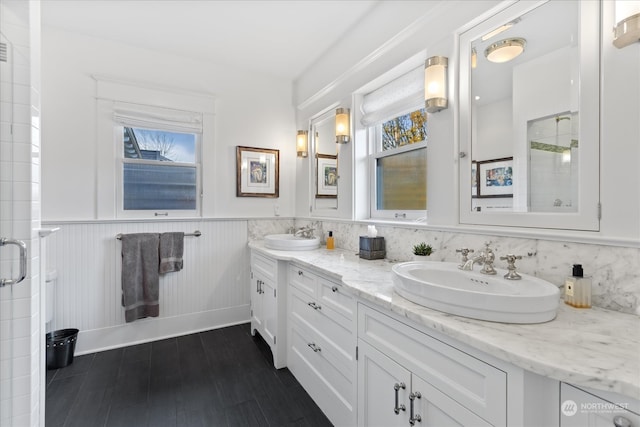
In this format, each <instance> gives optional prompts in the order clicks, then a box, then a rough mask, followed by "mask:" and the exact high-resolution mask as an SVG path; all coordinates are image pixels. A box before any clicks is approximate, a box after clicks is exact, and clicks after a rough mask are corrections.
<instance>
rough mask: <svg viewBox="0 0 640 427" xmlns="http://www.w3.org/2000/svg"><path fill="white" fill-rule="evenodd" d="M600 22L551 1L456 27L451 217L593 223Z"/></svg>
mask: <svg viewBox="0 0 640 427" xmlns="http://www.w3.org/2000/svg"><path fill="white" fill-rule="evenodd" d="M600 28H601V25H600V16H599V5H598V2H577V1H555V0H554V1H540V2H518V3H515V4H513V5H511V6H509V7H507V8H505V9H503V10H502V11H500V12H499V13H497V14H495V15H494V16H491V17H489V18H488V19H486V20H484V21H483V22H482V23H480V24H478V25H477V26H475V27H473V28H471V29H470V30H468V31H466V32H464V33H463V34H461V35H460V69H459V72H460V91H459V94H460V162H459V167H460V222H461V223H465V224H479V225H503V226H521V227H542V228H556V229H574V230H594V231H595V230H598V229H599V175H598V170H599V167H598V165H599V157H598V156H599V69H600V63H599V39H600V30H599V29H600ZM469 183H471V185H469Z"/></svg>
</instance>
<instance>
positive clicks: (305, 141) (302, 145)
mask: <svg viewBox="0 0 640 427" xmlns="http://www.w3.org/2000/svg"><path fill="white" fill-rule="evenodd" d="M296 150H297V151H298V157H307V156H308V155H309V131H307V130H299V131H298V137H297V139H296Z"/></svg>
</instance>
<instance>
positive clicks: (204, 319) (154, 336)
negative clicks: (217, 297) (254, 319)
mask: <svg viewBox="0 0 640 427" xmlns="http://www.w3.org/2000/svg"><path fill="white" fill-rule="evenodd" d="M250 321H251V317H250V309H249V305H248V304H246V305H240V306H236V307H229V308H223V309H219V310H211V311H202V312H199V313H190V314H185V315H182V316H174V317H150V318H146V319H140V320H136V321H134V322H131V323H126V324H124V325H119V326H113V327H109V328H102V329H92V330H88V331H80V332H79V333H78V341H77V342H76V350H75V352H74V354H75V355H78V356H80V355H83V354H87V353H95V352H97V351H104V350H110V349H113V348H119V347H125V346H129V345H134V344H142V343H145V342H151V341H157V340H160V339H165V338H171V337H175V336H180V335H187V334H192V333H196V332H202V331H207V330H210V329H218V328H222V327H225V326H232V325H237V324H241V323H248V322H250Z"/></svg>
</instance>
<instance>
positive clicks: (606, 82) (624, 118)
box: [294, 0, 640, 247]
mask: <svg viewBox="0 0 640 427" xmlns="http://www.w3.org/2000/svg"><path fill="white" fill-rule="evenodd" d="M390 3H392V2H390ZM390 3H389V4H381V5H380V6H379V7H378V8H377V9H374V12H373V13H372V14H371V15H370V16H369V17H368V19H366V20H364V22H363V23H361V25H359V26H358V27H356V28H354V29H353V30H352V32H351V33H350V34H348V35H346V36H345V39H344V40H343V42H342V43H341V44H340V46H336V48H335V49H332V50H331V51H329V52H327V53H326V54H325V55H324V56H323V57H322V58H321V59H320V60H318V62H317V63H316V64H315V65H314V66H313V67H312V68H311V69H310V70H309V71H308V72H306V73H305V74H304V75H303V76H301V77H300V78H299V79H298V80H297V81H296V82H295V84H294V87H295V91H294V95H295V102H296V105H297V106H298V111H297V122H298V126H299V127H300V126H301V125H304V123H305V122H306V120H307V118H308V117H311V116H313V114H314V112H315V111H317V110H320V109H321V108H323V106H324V105H328V104H330V103H331V102H335V101H336V100H339V101H340V102H341V105H342V106H344V107H352V108H353V107H354V105H353V104H352V94H353V93H358V92H359V91H360V90H361V89H362V88H363V87H366V85H367V83H369V82H371V81H374V80H376V79H377V80H378V81H379V80H380V79H381V76H383V75H385V73H386V74H393V72H397V67H398V65H399V64H402V63H403V62H405V61H413V62H415V56H416V55H418V56H420V54H421V55H422V59H424V58H426V57H429V56H432V55H444V56H447V57H448V58H449V81H450V83H449V109H447V110H444V111H441V112H439V113H437V114H434V115H431V117H430V140H431V141H432V143H431V144H430V147H429V153H428V154H429V156H428V166H427V170H428V175H427V179H428V199H429V206H428V221H429V225H430V226H436V227H438V226H458V220H457V218H458V200H457V198H458V196H457V195H458V190H457V188H458V187H457V185H458V171H457V153H458V148H457V146H458V145H457V137H458V129H457V126H458V123H457V115H456V109H457V107H458V106H457V102H458V100H457V88H458V86H457V85H458V81H457V67H458V64H457V62H458V61H457V59H456V55H457V51H456V42H457V34H459V33H461V32H463V31H465V30H466V29H469V28H470V27H471V26H473V25H475V24H477V23H478V21H479V19H481V18H479V16H480V15H482V14H486V13H487V12H488V11H489V10H490V9H491V8H492V7H494V6H496V5H497V4H498V2H467V1H449V2H442V3H439V2H420V3H423V5H422V7H423V9H422V10H420V9H419V8H418V9H411V7H410V6H406V5H403V6H402V7H398V8H397V9H398V10H402V11H406V12H407V13H404V14H403V13H399V12H398V10H394V11H390V10H387V9H385V8H386V7H389V8H391V7H392V5H391V4H390ZM394 4H395V3H394ZM434 6H435V7H434ZM404 7H407V8H406V9H403V8H404ZM415 7H417V6H415ZM602 9H603V16H602V27H601V29H600V31H601V33H602V62H601V64H602V70H601V71H602V99H601V129H600V131H601V132H600V186H601V190H600V191H601V194H600V200H601V202H602V220H601V223H600V231H599V232H582V233H566V234H565V235H566V237H567V239H573V238H583V239H585V238H587V239H592V240H593V241H596V242H597V241H602V242H603V243H607V244H608V242H609V241H611V240H615V241H616V244H622V245H625V244H629V245H631V246H633V247H637V246H638V245H640V221H638V218H639V217H640V168H638V167H637V165H638V161H639V160H640V145H639V144H637V141H638V140H640V120H638V117H640V96H638V94H639V93H640V79H639V78H638V76H639V75H640V50H639V49H638V45H637V44H634V45H632V46H629V47H627V48H624V49H617V48H615V47H614V46H613V44H612V32H611V31H610V28H612V26H613V20H614V17H613V12H614V3H613V1H609V0H607V1H604V2H603V8H602ZM385 13H386V14H388V15H389V16H394V17H395V18H397V19H394V20H393V21H392V23H391V24H390V26H389V27H386V26H385V31H383V32H382V34H383V35H384V36H383V37H385V38H384V39H383V40H380V39H378V38H377V37H376V34H375V32H372V37H371V38H369V37H365V36H364V35H363V33H364V32H365V31H367V30H370V29H371V28H372V27H374V26H375V23H377V24H378V25H381V24H380V23H381V22H384V21H383V20H382V18H381V17H380V16H379V15H380V14H385ZM374 22H375V23H374ZM387 30H388V31H393V32H394V33H393V34H394V36H393V38H391V39H389V34H387V32H386V31H387ZM593 30H594V31H597V29H595V28H594V29H593ZM363 39H366V41H363V42H362V43H360V44H358V43H356V41H357V40H363ZM394 43H396V44H399V45H400V46H401V47H398V48H397V47H396V45H395V44H394ZM347 51H348V54H347ZM364 64H366V66H364ZM329 70H330V71H329ZM386 78H387V79H390V78H391V77H386ZM355 126H357V124H356V125H355ZM358 135H360V134H359V133H358V129H357V127H356V141H355V142H354V143H353V144H351V145H350V146H351V147H352V148H351V149H352V150H357V149H358V148H354V146H357V147H360V146H361V145H362V144H363V143H364V141H360V142H358V139H357V138H358V137H359V136H358ZM362 136H364V135H363V134H362ZM345 174H350V175H353V176H356V177H360V175H358V174H354V172H353V171H345V170H341V171H340V175H341V176H344V175H345ZM297 178H298V180H299V181H301V180H302V179H305V178H306V177H305V169H304V168H303V167H301V168H300V172H299V174H298V177H297ZM307 179H308V178H307ZM621 183H623V184H622V185H623V186H624V190H622V189H621V188H622V187H621ZM353 188H355V190H356V197H357V194H358V193H360V194H362V193H363V192H366V183H365V184H364V185H363V184H362V183H361V182H358V181H356V182H354V183H353ZM308 196H309V195H308V194H305V193H304V189H303V186H302V185H300V186H299V187H298V193H297V197H300V198H303V199H304V198H305V197H308ZM339 197H340V196H339ZM301 207H303V205H302V204H300V203H298V208H301ZM357 210H358V208H357V207H356V208H355V210H354V211H352V212H351V214H350V215H347V216H344V217H343V218H345V219H351V218H354V217H355V218H360V216H359V215H357V216H355V215H354V212H357ZM297 213H298V215H300V216H302V215H306V213H305V212H301V211H298V212H297ZM511 231H512V229H509V228H501V227H485V228H484V229H483V230H482V232H484V233H494V234H497V235H501V234H505V233H506V234H509V233H510V232H511ZM528 233H530V234H539V235H540V236H544V235H545V234H546V233H545V232H544V231H540V232H538V231H537V230H529V231H528Z"/></svg>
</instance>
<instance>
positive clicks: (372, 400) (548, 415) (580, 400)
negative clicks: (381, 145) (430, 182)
mask: <svg viewBox="0 0 640 427" xmlns="http://www.w3.org/2000/svg"><path fill="white" fill-rule="evenodd" d="M249 246H250V248H251V277H252V297H251V308H252V318H251V329H252V333H255V332H258V333H259V334H260V335H261V336H262V337H263V338H264V340H265V341H266V342H267V343H268V344H269V346H270V347H271V350H272V352H273V359H274V365H275V366H276V367H277V368H282V367H285V366H286V367H288V368H289V370H290V371H291V372H292V373H293V375H294V376H295V377H296V378H297V379H298V381H299V382H300V384H301V385H302V386H303V387H304V388H305V390H306V391H307V392H308V393H309V395H310V396H311V397H312V398H313V400H314V401H315V402H316V403H317V404H318V406H319V407H320V408H321V409H322V410H323V411H324V413H325V414H326V415H327V417H328V418H329V420H331V422H332V423H333V424H334V425H336V426H355V425H359V426H385V427H390V426H404V425H417V426H438V427H441V426H450V425H462V426H535V427H542V426H544V427H554V426H562V427H568V426H581V427H586V426H640V415H639V414H640V399H639V397H640V353H639V351H640V337H639V329H638V327H639V326H640V325H639V323H640V321H639V318H638V317H637V316H633V315H628V314H622V313H618V312H613V311H607V310H602V309H598V308H593V309H590V310H579V309H574V308H572V307H568V306H565V305H564V304H560V306H559V307H558V313H557V317H556V318H555V319H554V320H552V321H550V322H546V323H539V324H524V325H523V324H507V323H497V322H488V321H481V320H474V319H470V318H465V317H459V316H454V315H450V314H446V313H443V312H439V311H435V310H431V309H428V308H425V307H423V306H420V305H417V304H414V303H412V302H410V301H408V300H406V299H404V298H403V297H401V296H400V295H398V294H397V293H395V292H394V290H393V282H392V271H391V268H392V264H391V263H389V262H387V261H385V260H376V261H368V260H364V259H360V258H358V257H357V256H355V255H354V254H353V253H350V252H347V251H344V250H340V249H336V250H331V251H329V250H326V249H316V250H309V251H280V250H271V249H268V248H266V247H265V246H264V242H263V241H253V242H251V243H250V244H249Z"/></svg>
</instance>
